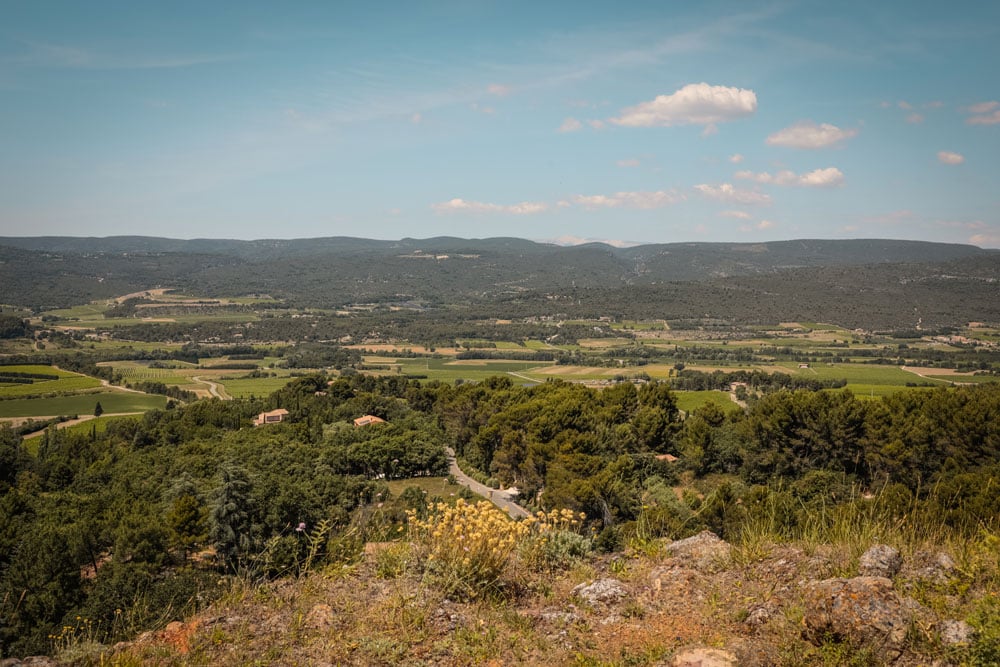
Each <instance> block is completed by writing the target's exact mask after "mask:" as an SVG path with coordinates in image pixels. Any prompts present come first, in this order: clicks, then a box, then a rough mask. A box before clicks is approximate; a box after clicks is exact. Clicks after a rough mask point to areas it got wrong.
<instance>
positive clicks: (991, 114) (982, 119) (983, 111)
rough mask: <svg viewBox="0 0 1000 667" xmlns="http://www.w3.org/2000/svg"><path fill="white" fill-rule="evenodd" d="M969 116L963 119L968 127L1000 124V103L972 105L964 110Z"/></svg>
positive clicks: (990, 102) (991, 102)
mask: <svg viewBox="0 0 1000 667" xmlns="http://www.w3.org/2000/svg"><path fill="white" fill-rule="evenodd" d="M966 112H967V113H969V114H971V115H970V116H969V117H968V118H966V119H965V122H966V123H967V124H969V125H996V124H998V123H1000V102H997V101H993V100H991V101H989V102H979V103H978V104H973V105H972V106H971V107H969V108H968V109H966Z"/></svg>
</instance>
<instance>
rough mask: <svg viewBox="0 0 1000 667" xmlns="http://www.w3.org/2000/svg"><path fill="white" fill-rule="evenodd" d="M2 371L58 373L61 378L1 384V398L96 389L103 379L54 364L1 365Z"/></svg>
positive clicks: (34, 379) (0, 370)
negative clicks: (72, 371)
mask: <svg viewBox="0 0 1000 667" xmlns="http://www.w3.org/2000/svg"><path fill="white" fill-rule="evenodd" d="M2 372H5V373H38V374H46V375H58V376H59V378H58V379H55V380H47V379H43V378H33V382H31V383H30V384H0V398H8V397H18V396H42V395H46V394H54V393H59V392H73V391H82V390H86V389H95V388H97V387H100V386H101V381H100V380H98V379H97V378H92V377H88V376H86V375H80V374H79V373H71V372H69V371H64V370H60V369H58V368H55V367H53V366H40V365H37V366H36V365H30V366H0V373H2Z"/></svg>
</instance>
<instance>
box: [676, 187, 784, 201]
mask: <svg viewBox="0 0 1000 667" xmlns="http://www.w3.org/2000/svg"><path fill="white" fill-rule="evenodd" d="M694 189H695V190H697V191H698V192H700V193H701V194H702V195H704V196H705V197H708V198H709V199H718V200H719V201H729V202H735V203H737V204H770V203H771V196H770V195H767V194H764V193H763V192H757V191H755V190H740V189H739V188H734V187H733V185H732V183H720V184H719V185H709V184H707V183H701V184H699V185H696V186H694Z"/></svg>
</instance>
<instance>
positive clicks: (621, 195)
mask: <svg viewBox="0 0 1000 667" xmlns="http://www.w3.org/2000/svg"><path fill="white" fill-rule="evenodd" d="M684 199H685V197H684V195H682V194H680V193H678V192H674V191H672V190H670V191H667V190H657V191H656V192H616V193H614V194H613V195H576V196H575V197H573V203H575V204H577V205H579V206H582V207H584V208H589V209H595V208H636V209H643V210H648V209H654V208H663V207H664V206H670V205H671V204H676V203H677V202H681V201H684Z"/></svg>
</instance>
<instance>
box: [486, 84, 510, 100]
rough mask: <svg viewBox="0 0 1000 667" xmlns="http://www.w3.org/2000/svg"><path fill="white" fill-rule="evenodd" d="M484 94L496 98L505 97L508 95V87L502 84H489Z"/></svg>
mask: <svg viewBox="0 0 1000 667" xmlns="http://www.w3.org/2000/svg"><path fill="white" fill-rule="evenodd" d="M486 92H488V93H489V94H490V95H496V96H497V97H505V96H507V95H510V86H505V85H503V84H502V83H491V84H490V85H488V86H486Z"/></svg>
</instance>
